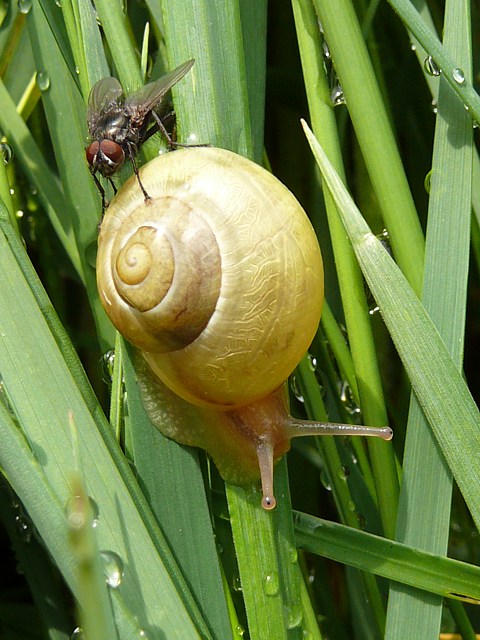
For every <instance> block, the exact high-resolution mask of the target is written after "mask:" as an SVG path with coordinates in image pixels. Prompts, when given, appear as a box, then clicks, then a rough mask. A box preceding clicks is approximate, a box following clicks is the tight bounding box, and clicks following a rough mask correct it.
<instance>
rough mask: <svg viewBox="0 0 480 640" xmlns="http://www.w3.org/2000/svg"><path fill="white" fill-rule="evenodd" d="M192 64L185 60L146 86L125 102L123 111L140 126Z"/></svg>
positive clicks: (191, 61) (192, 62)
mask: <svg viewBox="0 0 480 640" xmlns="http://www.w3.org/2000/svg"><path fill="white" fill-rule="evenodd" d="M194 63H195V60H187V62H184V63H183V64H181V65H180V66H179V67H177V68H176V69H174V70H173V71H171V72H170V73H167V75H165V76H162V77H161V78H159V79H158V80H156V81H155V82H150V83H149V84H146V85H145V86H144V87H142V88H141V89H139V90H138V91H136V92H135V93H134V94H133V95H131V96H129V97H128V98H127V99H126V100H125V111H127V112H128V113H129V114H130V115H131V117H132V119H133V120H135V121H136V122H138V123H139V124H142V122H143V120H144V119H145V117H146V116H147V114H148V113H149V112H150V111H152V110H153V109H155V107H156V106H157V105H158V104H160V102H161V101H162V99H163V97H164V96H165V95H166V94H167V93H168V92H169V91H170V89H171V88H172V87H173V85H174V84H176V83H177V82H178V81H179V80H181V79H182V78H183V76H184V75H186V74H187V73H188V72H189V71H190V69H191V68H192V67H193V65H194Z"/></svg>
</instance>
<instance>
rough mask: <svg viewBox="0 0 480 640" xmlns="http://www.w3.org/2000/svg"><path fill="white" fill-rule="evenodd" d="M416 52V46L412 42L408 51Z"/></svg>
mask: <svg viewBox="0 0 480 640" xmlns="http://www.w3.org/2000/svg"><path fill="white" fill-rule="evenodd" d="M416 50H417V45H416V44H414V43H413V42H412V44H411V45H410V51H416Z"/></svg>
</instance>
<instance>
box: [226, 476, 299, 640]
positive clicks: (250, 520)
mask: <svg viewBox="0 0 480 640" xmlns="http://www.w3.org/2000/svg"><path fill="white" fill-rule="evenodd" d="M227 498H228V507H229V511H230V522H231V525H232V532H233V536H234V541H235V551H236V554H237V559H238V567H239V571H240V580H241V585H242V592H243V597H244V601H245V607H246V610H247V618H248V628H249V631H250V637H251V638H258V639H259V640H260V638H275V639H276V640H287V639H288V637H289V636H288V633H287V627H286V625H285V624H284V617H283V598H282V588H281V580H280V568H279V565H278V557H277V549H276V544H275V537H276V533H275V524H276V522H277V519H276V514H275V512H268V511H265V510H263V509H262V507H261V506H260V505H261V492H260V491H258V489H257V488H256V487H254V486H250V487H235V486H233V485H227ZM282 499H283V496H282ZM252 549H255V553H252Z"/></svg>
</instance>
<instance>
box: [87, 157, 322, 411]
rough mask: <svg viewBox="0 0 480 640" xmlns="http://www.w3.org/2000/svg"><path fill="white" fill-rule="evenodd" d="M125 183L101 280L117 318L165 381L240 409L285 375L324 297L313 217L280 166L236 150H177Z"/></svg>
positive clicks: (103, 250)
mask: <svg viewBox="0 0 480 640" xmlns="http://www.w3.org/2000/svg"><path fill="white" fill-rule="evenodd" d="M140 176H141V180H142V183H143V185H144V186H145V189H146V190H147V193H148V194H149V196H150V198H151V199H150V200H147V201H145V200H144V198H143V195H142V192H141V190H140V188H139V186H138V182H137V181H136V179H135V177H134V176H132V178H131V179H130V180H129V181H128V182H127V183H126V184H125V185H124V186H123V187H122V189H121V190H120V191H119V193H118V194H117V196H116V197H115V198H114V199H113V201H112V203H111V205H110V206H109V208H108V210H107V212H106V215H105V218H104V220H103V222H102V226H101V231H100V237H99V251H98V258H97V279H98V286H99V291H100V294H101V299H102V303H103V305H104V307H105V309H106V311H107V313H108V315H109V316H110V318H111V320H112V322H113V324H114V325H115V326H116V327H117V328H118V329H119V331H120V332H121V333H122V334H123V335H124V336H125V337H126V338H127V339H128V340H129V341H130V342H132V343H133V344H134V345H136V346H137V347H139V348H140V349H141V350H142V351H143V352H144V356H145V358H146V360H147V362H148V363H149V364H150V366H151V367H152V369H153V370H154V371H155V373H156V374H157V375H158V376H159V377H160V378H161V379H162V381H163V382H164V383H165V384H166V385H167V386H169V387H170V388H171V389H172V390H173V391H175V392H176V393H177V394H178V395H180V396H181V397H183V398H184V399H186V400H188V401H189V402H192V403H194V404H200V405H206V406H215V407H217V408H220V409H222V408H223V409H229V408H232V407H235V406H242V405H245V404H248V403H250V402H252V401H254V400H256V399H258V398H261V397H264V396H266V395H267V394H268V393H270V392H271V391H273V390H274V389H276V388H277V387H278V386H279V385H281V384H282V382H283V381H284V380H286V378H287V377H288V375H289V374H290V373H291V372H292V370H293V369H294V367H295V366H296V365H297V364H298V362H299V360H300V359H301V357H302V355H303V354H304V353H305V351H306V350H307V348H308V346H309V344H310V342H311V340H312V338H313V336H314V334H315V331H316V328H317V326H318V322H319V319H320V314H321V307H322V302H323V268H322V260H321V255H320V250H319V247H318V243H317V240H316V237H315V234H314V231H313V229H312V227H311V224H310V222H309V220H308V218H307V216H306V214H305V213H304V211H303V209H302V208H301V207H300V205H299V204H298V202H297V200H296V199H295V198H294V196H293V195H292V194H291V193H290V192H289V191H288V189H287V188H286V187H285V186H284V185H282V184H281V183H280V182H279V181H278V180H277V179H276V178H275V177H274V176H272V175H271V174H270V173H268V172H267V171H265V170H264V169H263V168H261V167H259V166H258V165H256V164H254V163H253V162H250V161H249V160H246V159H245V158H243V157H241V156H238V155H236V154H234V153H232V152H229V151H225V150H222V149H215V148H211V147H205V148H192V149H184V150H178V151H175V152H172V153H169V154H166V155H163V156H159V157H158V158H156V159H154V160H152V161H151V162H149V163H148V164H146V165H145V166H144V167H142V169H141V170H140Z"/></svg>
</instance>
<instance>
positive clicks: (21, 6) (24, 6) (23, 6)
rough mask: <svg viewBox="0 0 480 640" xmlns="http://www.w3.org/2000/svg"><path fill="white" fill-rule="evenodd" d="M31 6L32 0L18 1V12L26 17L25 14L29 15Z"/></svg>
mask: <svg viewBox="0 0 480 640" xmlns="http://www.w3.org/2000/svg"><path fill="white" fill-rule="evenodd" d="M32 4H33V3H32V0H18V10H19V11H20V13H23V14H25V15H26V14H27V13H30V9H31V8H32Z"/></svg>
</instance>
